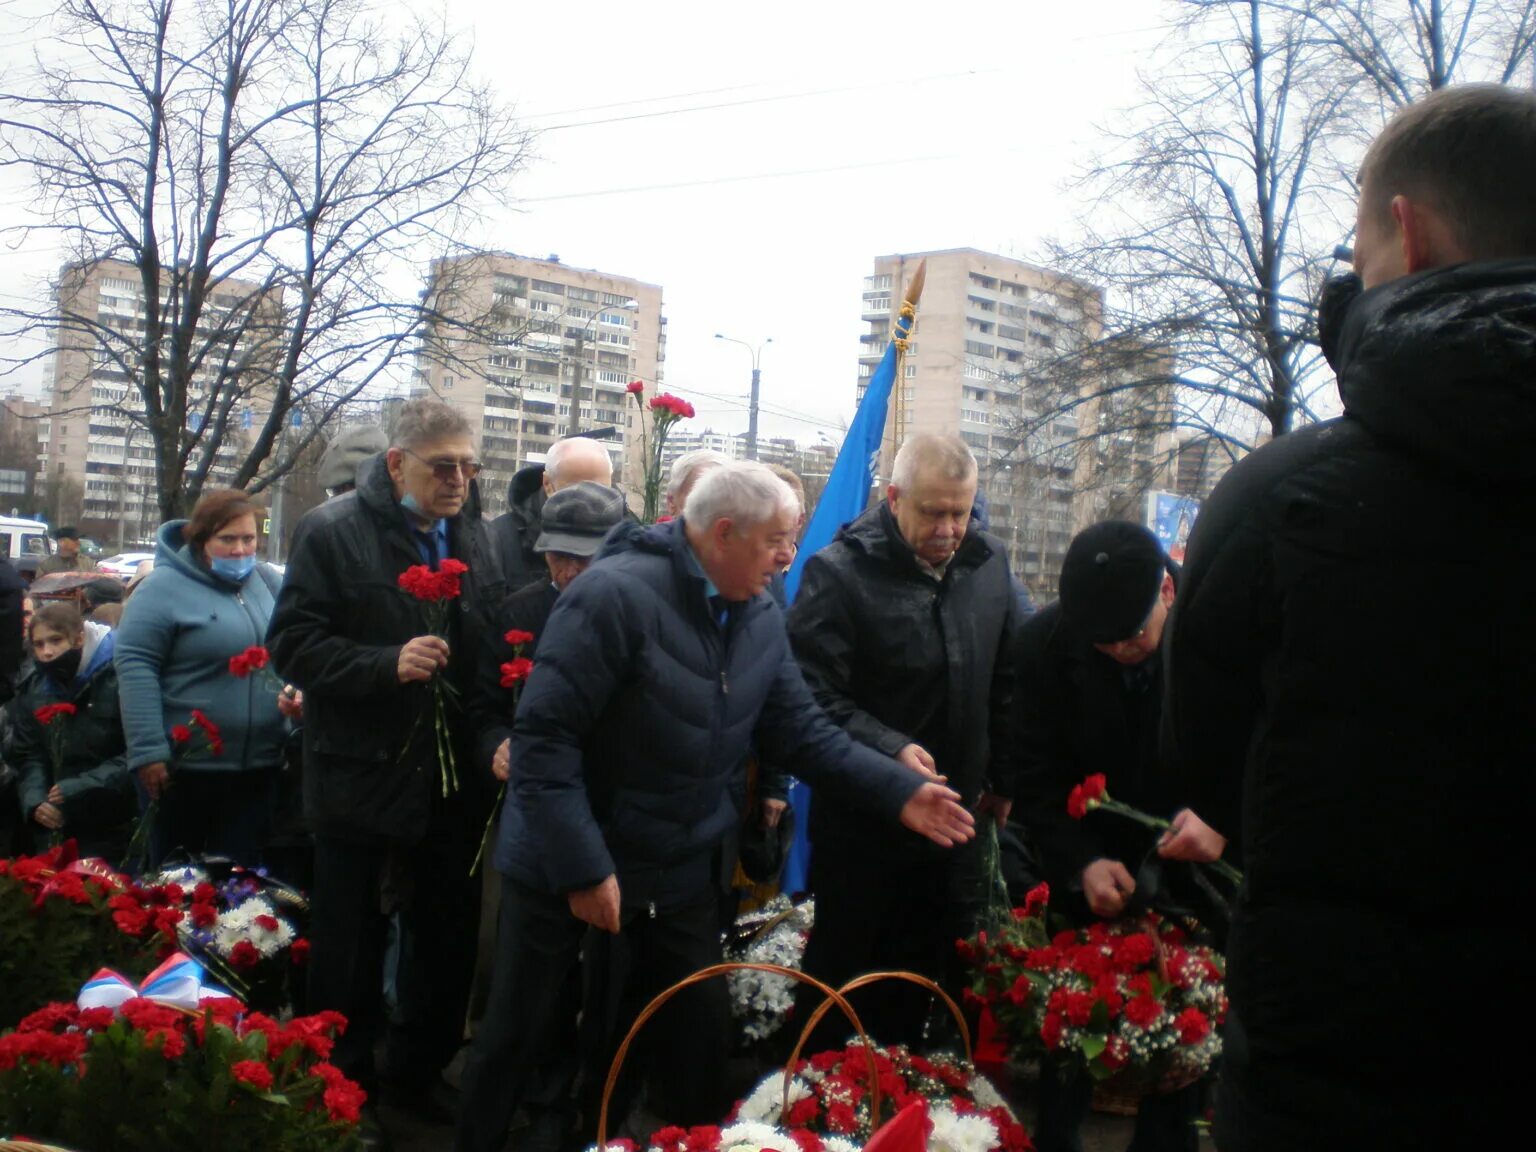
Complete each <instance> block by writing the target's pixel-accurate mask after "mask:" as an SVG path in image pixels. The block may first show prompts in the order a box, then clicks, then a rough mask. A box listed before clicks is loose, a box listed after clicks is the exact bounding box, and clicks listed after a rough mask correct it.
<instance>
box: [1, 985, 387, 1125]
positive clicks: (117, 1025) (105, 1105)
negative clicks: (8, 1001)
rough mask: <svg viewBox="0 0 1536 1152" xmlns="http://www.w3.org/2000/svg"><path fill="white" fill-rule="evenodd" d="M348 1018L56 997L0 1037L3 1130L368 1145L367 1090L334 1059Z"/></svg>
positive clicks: (234, 1003) (217, 1004)
mask: <svg viewBox="0 0 1536 1152" xmlns="http://www.w3.org/2000/svg"><path fill="white" fill-rule="evenodd" d="M345 1028H346V1020H345V1018H343V1017H342V1016H340V1015H339V1014H337V1013H335V1012H323V1013H321V1014H319V1015H317V1016H301V1017H296V1018H294V1019H292V1020H290V1021H288V1022H287V1023H286V1024H279V1023H278V1022H277V1021H275V1020H273V1019H271V1018H270V1017H267V1016H264V1015H262V1014H261V1013H259V1012H248V1011H247V1010H246V1009H245V1007H244V1006H243V1005H242V1004H241V1003H240V1002H239V1001H238V1000H234V999H211V1000H205V1001H203V1008H202V1011H201V1012H197V1013H193V1012H189V1011H184V1010H181V1009H177V1008H171V1007H167V1006H165V1005H162V1004H158V1003H155V1002H154V1001H152V1000H145V999H132V1000H127V1001H125V1002H124V1003H123V1004H121V1005H120V1006H119V1007H118V1008H117V1009H116V1011H114V1010H113V1009H111V1008H84V1009H81V1008H78V1007H76V1006H75V1005H74V1004H73V1003H55V1004H49V1005H47V1006H46V1007H44V1008H41V1009H39V1010H38V1011H36V1012H33V1013H32V1014H31V1015H29V1016H27V1017H26V1018H25V1019H23V1020H22V1021H21V1022H20V1023H19V1024H18V1025H17V1027H16V1028H15V1030H14V1031H12V1032H9V1033H6V1034H5V1035H3V1036H0V1132H13V1133H15V1132H25V1133H28V1134H29V1135H30V1136H31V1137H32V1138H33V1139H39V1140H48V1141H55V1142H57V1143H60V1144H63V1145H65V1146H67V1147H73V1148H90V1149H92V1150H93V1152H148V1150H149V1149H160V1148H217V1149H219V1150H220V1152H268V1150H269V1149H273V1148H282V1149H287V1150H292V1152H336V1150H340V1149H351V1148H355V1147H357V1146H358V1141H357V1121H358V1113H359V1109H360V1108H361V1107H362V1105H363V1103H364V1101H365V1100H366V1095H365V1094H364V1092H363V1091H362V1089H361V1088H359V1087H358V1086H357V1085H356V1084H355V1083H353V1082H352V1081H351V1080H348V1079H347V1078H346V1077H345V1076H343V1075H342V1074H341V1072H340V1071H339V1070H338V1069H337V1068H336V1067H335V1066H334V1065H333V1064H331V1063H330V1062H329V1057H330V1053H331V1048H332V1045H333V1044H334V1043H335V1038H336V1036H337V1035H339V1034H340V1033H341V1032H342V1031H344V1030H345Z"/></svg>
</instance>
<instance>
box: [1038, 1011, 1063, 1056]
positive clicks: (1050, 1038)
mask: <svg viewBox="0 0 1536 1152" xmlns="http://www.w3.org/2000/svg"><path fill="white" fill-rule="evenodd" d="M1061 1031H1062V1022H1061V1017H1060V1016H1059V1015H1057V1014H1056V1013H1055V1012H1047V1013H1046V1014H1045V1021H1044V1022H1043V1023H1042V1024H1041V1025H1040V1039H1041V1040H1043V1041H1045V1046H1046V1047H1047V1048H1049V1049H1050V1050H1051V1051H1052V1052H1054V1051H1056V1049H1058V1048H1060V1047H1061Z"/></svg>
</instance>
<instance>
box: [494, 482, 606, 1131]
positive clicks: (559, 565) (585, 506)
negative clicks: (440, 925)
mask: <svg viewBox="0 0 1536 1152" xmlns="http://www.w3.org/2000/svg"><path fill="white" fill-rule="evenodd" d="M623 520H624V497H623V495H622V493H620V492H618V491H617V490H616V489H613V488H610V487H608V486H607V485H605V484H599V483H596V482H595V481H591V480H582V481H580V482H578V483H576V484H573V485H572V486H571V487H569V488H561V489H560V490H559V491H557V492H553V493H551V494H550V496H549V498H548V500H546V501H545V503H544V508H543V513H542V516H541V524H540V531H539V536H538V540H537V541H536V542H535V544H534V550H535V551H536V552H537V553H539V554H540V555H541V556H542V557H543V560H544V566H545V569H546V570H547V572H548V574H549V578H548V579H547V580H539V581H536V582H534V583H532V584H528V585H525V586H524V587H522V588H519V589H518V590H517V591H515V592H513V593H511V594H510V595H508V596H507V597H506V599H504V600H503V601H502V602H501V607H500V609H499V610H498V611H497V613H496V615H495V623H496V630H495V634H494V635H493V636H492V637H491V639H490V641H489V642H488V643H486V644H485V645H483V646H482V648H481V652H480V669H479V675H478V683H477V688H478V691H477V700H476V713H477V717H478V721H479V724H480V743H479V759H480V763H481V764H486V763H489V764H490V766H491V771H492V773H493V774H494V775H495V776H496V778H497V779H498V780H501V781H506V780H507V779H508V777H509V776H511V774H512V757H511V742H512V741H511V737H512V720H513V710H512V702H513V699H514V695H513V693H512V692H511V691H509V690H508V689H506V688H503V687H502V684H501V667H502V665H503V664H506V663H508V662H509V661H511V660H513V659H514V658H515V657H516V656H518V655H519V654H520V655H522V656H523V657H525V658H528V659H533V658H535V657H536V655H537V651H538V645H539V637H540V636H541V635H542V634H543V632H544V625H545V623H546V622H547V621H548V620H549V614H550V612H552V611H553V610H554V607H555V601H556V600H557V599H558V598H559V596H560V594H561V593H562V592H564V591H565V589H566V587H567V586H568V585H569V584H570V583H571V581H572V580H574V579H576V577H577V576H580V575H581V574H582V573H583V572H585V571H586V570H587V566H588V565H590V564H591V563H592V560H593V558H594V557H595V556H596V555H597V552H598V549H599V548H600V547H602V543H603V538H604V537H605V536H607V534H608V531H609V529H611V528H613V527H614V525H616V524H618V523H620V522H621V521H623ZM509 630H511V631H518V632H526V633H529V634H530V635H532V636H533V639H532V640H530V641H528V642H526V643H525V644H522V645H521V646H520V649H521V650H520V652H519V650H518V649H517V648H514V646H513V645H511V644H509V643H507V641H506V639H505V635H506V633H507V632H508V631H509ZM492 835H493V836H494V833H492ZM491 875H492V876H495V875H496V874H495V873H494V871H492V872H491ZM496 879H498V880H499V877H496ZM487 883H488V884H490V883H491V881H487ZM499 895H500V891H499V888H497V889H495V890H493V889H491V888H490V887H487V889H486V892H485V900H484V904H485V912H484V913H483V918H482V926H481V953H480V964H479V967H478V969H477V971H476V975H475V988H474V990H473V992H472V993H471V1007H470V1016H471V1019H474V1018H476V1017H482V1018H481V1019H480V1022H479V1024H478V1025H477V1028H476V1036H477V1039H480V1038H481V1037H484V1039H480V1042H481V1043H482V1044H486V1043H491V1042H493V1041H494V1040H495V1039H496V1038H497V1037H500V1036H508V1035H512V1034H515V1032H516V1030H517V1029H518V1027H519V1021H517V1020H515V1019H510V1018H509V1014H508V1013H506V1012H504V1011H497V1012H494V1013H491V1014H489V1015H486V1014H485V1013H486V1011H487V1009H488V1008H489V1005H488V1004H487V997H488V995H489V992H490V987H489V978H490V972H491V965H492V963H493V962H494V945H495V940H496V920H497V916H496V911H497V910H498V909H499V906H500V901H499V899H498V897H499ZM488 943H489V944H490V945H492V947H491V948H489V949H488V948H487V947H486V945H487V944H488ZM546 991H547V994H548V995H549V996H550V997H551V998H552V1000H553V1001H554V1002H555V1009H554V1011H555V1014H556V1015H557V1017H558V1018H559V1019H560V1020H561V1021H562V1023H561V1025H560V1027H559V1028H557V1029H555V1030H553V1034H554V1035H555V1037H556V1038H557V1040H558V1043H557V1044H555V1045H552V1046H551V1047H550V1048H549V1050H548V1051H546V1052H543V1053H541V1054H540V1056H539V1058H538V1059H537V1060H536V1072H535V1076H534V1080H535V1082H534V1083H533V1084H532V1085H531V1086H530V1087H529V1089H528V1092H527V1095H526V1096H525V1097H524V1099H523V1111H524V1112H525V1113H526V1114H527V1119H528V1127H527V1129H526V1130H525V1131H524V1133H523V1139H522V1142H521V1143H522V1146H523V1147H524V1148H525V1149H528V1150H529V1152H556V1150H557V1149H559V1148H560V1147H562V1146H563V1145H565V1144H566V1143H567V1142H568V1140H569V1137H570V1134H571V1130H572V1127H573V1125H574V1122H575V1120H576V1114H575V1105H574V1097H573V1091H572V1089H573V1086H574V1084H575V1080H576V1073H577V1071H578V1068H579V1064H578V1061H577V1060H576V1047H577V1039H576V1024H577V1015H578V1013H579V1011H580V1009H581V971H580V969H579V968H572V969H570V970H569V971H568V972H567V973H565V977H564V980H563V981H561V982H558V983H556V984H555V985H554V986H552V987H550V988H548V989H547V990H546ZM494 1090H495V1089H494V1087H493V1091H494ZM481 1103H482V1102H481V1101H480V1100H479V1099H478V1098H477V1097H474V1096H471V1097H470V1099H469V1100H468V1101H466V1105H465V1106H466V1108H471V1107H478V1106H479V1105H480V1104H481Z"/></svg>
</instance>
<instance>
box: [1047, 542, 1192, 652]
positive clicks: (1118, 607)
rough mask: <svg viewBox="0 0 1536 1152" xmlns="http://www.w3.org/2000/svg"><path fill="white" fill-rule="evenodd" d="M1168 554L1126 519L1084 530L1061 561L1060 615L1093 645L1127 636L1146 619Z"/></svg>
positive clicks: (1119, 639)
mask: <svg viewBox="0 0 1536 1152" xmlns="http://www.w3.org/2000/svg"><path fill="white" fill-rule="evenodd" d="M1167 566H1168V558H1167V557H1166V556H1165V555H1164V554H1163V549H1162V546H1161V545H1160V544H1158V542H1157V537H1156V536H1154V535H1152V533H1151V532H1149V531H1148V530H1147V529H1145V528H1143V527H1142V526H1141V525H1140V524H1132V523H1131V522H1130V521H1128V520H1105V521H1103V522H1102V523H1099V524H1094V525H1092V526H1091V527H1088V528H1084V529H1083V530H1082V531H1081V532H1079V533H1078V534H1077V535H1076V536H1075V537H1073V539H1072V543H1071V544H1069V545H1068V546H1067V558H1066V559H1065V560H1063V561H1062V563H1061V616H1062V619H1063V620H1064V621H1066V623H1067V624H1068V625H1069V626H1070V627H1072V628H1074V629H1076V630H1077V631H1079V632H1081V633H1083V635H1085V636H1086V637H1087V638H1088V640H1089V642H1090V643H1093V644H1118V643H1119V642H1120V641H1122V640H1129V639H1130V638H1131V637H1132V636H1134V635H1136V633H1137V631H1138V630H1139V629H1140V628H1141V626H1142V625H1143V624H1145V623H1146V622H1147V617H1149V616H1150V615H1151V614H1152V608H1153V606H1154V605H1155V604H1156V603H1157V594H1158V590H1159V589H1160V588H1161V587H1162V586H1163V573H1164V572H1165V571H1166V570H1167Z"/></svg>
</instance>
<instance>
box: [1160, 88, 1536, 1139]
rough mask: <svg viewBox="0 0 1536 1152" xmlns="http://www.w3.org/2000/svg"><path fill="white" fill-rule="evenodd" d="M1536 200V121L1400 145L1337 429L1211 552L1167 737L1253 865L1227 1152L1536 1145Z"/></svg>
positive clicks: (1230, 484)
mask: <svg viewBox="0 0 1536 1152" xmlns="http://www.w3.org/2000/svg"><path fill="white" fill-rule="evenodd" d="M1533 187H1536V94H1533V93H1531V92H1529V91H1524V90H1519V89H1507V88H1498V87H1491V86H1463V87H1453V88H1447V89H1443V90H1441V91H1438V92H1435V93H1433V94H1431V95H1430V96H1428V97H1426V98H1425V99H1424V100H1422V101H1420V102H1419V103H1416V104H1413V105H1411V106H1409V107H1408V108H1405V109H1403V110H1402V111H1400V112H1399V113H1398V114H1397V115H1396V116H1395V117H1394V118H1393V120H1392V121H1391V123H1389V124H1388V126H1387V127H1386V129H1385V130H1384V131H1383V133H1382V134H1381V136H1380V137H1378V139H1377V140H1376V142H1375V143H1374V144H1373V145H1372V147H1371V149H1370V151H1369V153H1368V154H1367V156H1366V160H1365V164H1364V167H1363V169H1362V172H1361V180H1360V206H1359V220H1358V225H1357V231H1356V243H1355V270H1356V272H1357V273H1358V274H1359V277H1360V280H1361V281H1362V285H1363V289H1364V292H1363V294H1362V295H1360V296H1358V298H1356V299H1355V300H1353V302H1348V303H1346V304H1345V308H1344V311H1343V313H1342V320H1341V322H1340V321H1338V319H1337V318H1336V317H1335V316H1329V317H1325V321H1326V322H1325V323H1324V325H1323V326H1322V327H1323V329H1324V331H1325V332H1326V333H1331V334H1332V335H1331V336H1330V337H1329V338H1328V339H1327V341H1326V345H1325V346H1326V347H1329V348H1330V349H1331V353H1332V355H1331V362H1332V365H1333V368H1334V370H1335V372H1336V373H1337V375H1338V379H1339V391H1340V395H1341V396H1342V398H1343V402H1344V416H1343V417H1342V418H1341V419H1338V420H1334V421H1330V422H1328V423H1325V424H1321V425H1317V426H1315V427H1312V428H1307V429H1305V430H1303V431H1300V432H1296V433H1292V434H1291V435H1288V436H1285V437H1282V438H1281V439H1279V440H1277V441H1275V442H1274V443H1272V444H1270V445H1268V446H1266V447H1265V448H1263V449H1261V450H1260V451H1258V452H1256V453H1254V454H1253V455H1252V456H1250V457H1248V458H1247V459H1246V460H1244V461H1243V462H1242V463H1240V464H1238V465H1237V466H1236V467H1235V468H1233V470H1232V471H1231V473H1229V474H1228V476H1227V477H1226V478H1225V479H1224V480H1223V481H1222V483H1221V484H1220V485H1219V486H1218V487H1217V489H1216V491H1215V493H1214V494H1213V495H1212V497H1211V499H1210V501H1208V502H1207V504H1206V506H1205V508H1204V509H1203V511H1202V513H1201V516H1200V519H1199V522H1198V523H1197V524H1196V525H1195V530H1194V534H1193V536H1192V537H1191V539H1190V543H1189V552H1188V557H1187V562H1186V566H1185V570H1184V574H1185V581H1184V586H1183V588H1182V589H1181V590H1180V595H1179V602H1178V604H1177V605H1176V607H1175V610H1174V615H1173V621H1172V625H1171V627H1172V635H1171V637H1170V648H1169V652H1168V658H1169V665H1168V670H1169V689H1168V691H1169V696H1168V714H1167V723H1166V728H1165V738H1166V739H1167V740H1168V741H1169V743H1170V745H1171V748H1172V750H1173V754H1174V755H1173V757H1172V759H1171V761H1170V763H1172V764H1173V765H1174V766H1175V767H1176V769H1177V771H1178V772H1179V773H1180V774H1181V775H1182V778H1183V779H1182V789H1181V791H1182V792H1183V794H1184V795H1185V796H1186V797H1187V798H1188V800H1189V802H1190V803H1191V804H1192V805H1193V806H1194V807H1196V808H1197V809H1198V810H1199V811H1200V813H1201V815H1202V816H1204V817H1205V818H1206V819H1207V820H1209V821H1210V822H1211V823H1212V824H1213V825H1214V826H1215V827H1216V828H1217V829H1218V830H1219V831H1222V832H1224V833H1226V834H1227V835H1229V836H1237V837H1238V838H1239V839H1240V841H1241V843H1242V848H1243V860H1244V886H1243V891H1242V894H1241V896H1240V897H1239V902H1238V905H1237V909H1236V911H1235V914H1234V917H1233V923H1232V931H1231V938H1230V945H1229V971H1228V992H1229V995H1230V997H1231V1012H1230V1015H1229V1018H1228V1021H1227V1026H1226V1030H1225V1040H1226V1049H1225V1055H1224V1058H1223V1068H1222V1076H1221V1084H1220V1089H1219V1091H1218V1101H1217V1109H1216V1139H1217V1143H1218V1144H1219V1145H1220V1146H1221V1148H1222V1149H1223V1152H1271V1150H1274V1152H1280V1150H1282V1149H1283V1150H1286V1152H1292V1150H1294V1149H1298V1148H1305V1149H1308V1150H1309V1152H1331V1150H1334V1149H1339V1150H1342V1149H1361V1148H1391V1149H1394V1150H1398V1152H1402V1150H1419V1149H1425V1150H1427V1149H1442V1148H1483V1147H1493V1146H1496V1145H1497V1144H1498V1143H1499V1142H1500V1141H1501V1140H1503V1139H1507V1136H1506V1135H1504V1134H1505V1133H1507V1132H1509V1131H1514V1130H1518V1129H1517V1128H1515V1127H1513V1125H1515V1124H1518V1123H1520V1122H1521V1121H1522V1120H1523V1117H1515V1116H1513V1115H1512V1113H1513V1112H1514V1110H1516V1109H1519V1110H1521V1111H1522V1112H1523V1110H1524V1109H1525V1102H1526V1097H1527V1095H1528V1093H1527V1091H1526V1083H1527V1071H1528V1069H1529V1066H1530V1061H1529V1059H1523V1058H1516V1059H1507V1058H1501V1057H1500V1056H1499V1055H1497V1054H1498V1053H1500V1052H1501V1051H1504V1050H1505V1045H1507V1043H1508V1040H1509V1037H1510V1027H1511V1019H1512V1018H1511V1015H1510V1012H1509V1010H1508V1008H1507V1007H1506V1006H1505V1005H1504V1004H1503V1003H1502V998H1503V997H1504V996H1505V995H1507V994H1508V992H1510V991H1511V990H1513V989H1517V988H1521V987H1523V986H1524V985H1525V983H1526V982H1527V971H1526V970H1527V968H1528V964H1527V962H1526V957H1525V956H1524V950H1523V949H1522V948H1520V947H1519V946H1517V945H1514V943H1513V938H1512V937H1511V936H1510V935H1509V932H1510V924H1511V922H1512V918H1516V917H1518V916H1519V915H1520V913H1521V912H1522V911H1523V910H1524V909H1526V908H1527V907H1529V899H1530V880H1529V877H1528V875H1527V872H1528V869H1529V856H1530V840H1531V832H1530V826H1531V816H1530V812H1531V807H1532V800H1533V799H1536V795H1533V780H1536V776H1533V773H1532V766H1533V765H1536V706H1533V702H1536V660H1533V659H1532V655H1531V654H1532V652H1533V651H1536V611H1533V609H1532V606H1531V573H1532V571H1533V570H1536V496H1533V493H1536V453H1533V452H1532V451H1531V444H1532V441H1533V438H1536V213H1533V212H1532V211H1531V189H1532V188H1533ZM1340 299H1341V298H1340V297H1339V296H1337V295H1335V296H1333V297H1332V300H1333V301H1334V304H1335V306H1337V305H1338V303H1339V302H1340ZM1473 988H1476V989H1480V990H1483V991H1482V993H1481V995H1480V994H1479V993H1477V992H1472V991H1471V990H1472V989H1473ZM1468 993H1470V994H1471V995H1470V999H1469V996H1468ZM1488 998H1491V999H1488Z"/></svg>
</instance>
